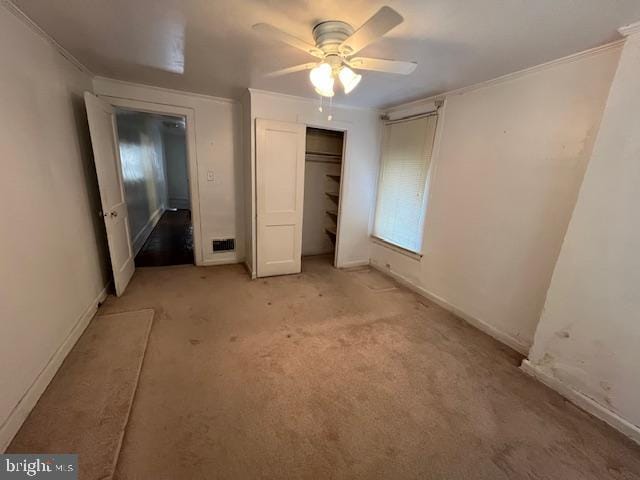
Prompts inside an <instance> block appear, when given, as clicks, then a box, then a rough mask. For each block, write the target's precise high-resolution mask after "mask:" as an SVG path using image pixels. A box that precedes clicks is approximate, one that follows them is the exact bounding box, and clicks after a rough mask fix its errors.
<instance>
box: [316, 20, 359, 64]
mask: <svg viewBox="0 0 640 480" xmlns="http://www.w3.org/2000/svg"><path fill="white" fill-rule="evenodd" d="M353 32H354V29H353V27H352V26H351V25H349V24H348V23H345V22H340V21H338V20H330V21H327V22H321V23H318V24H317V25H316V26H315V27H313V38H314V39H315V41H316V46H317V47H318V48H319V49H320V50H322V51H323V52H324V53H325V56H327V57H328V56H332V55H335V56H338V57H340V56H343V57H344V56H348V55H349V54H350V52H348V51H345V50H343V51H341V50H340V44H341V43H342V42H344V41H345V40H346V39H347V38H349V37H350V36H351V34H352V33H353ZM343 48H344V47H343Z"/></svg>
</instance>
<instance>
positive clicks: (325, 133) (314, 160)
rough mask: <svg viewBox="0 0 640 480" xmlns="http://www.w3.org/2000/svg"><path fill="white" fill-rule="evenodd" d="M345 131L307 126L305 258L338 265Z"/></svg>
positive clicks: (303, 226)
mask: <svg viewBox="0 0 640 480" xmlns="http://www.w3.org/2000/svg"><path fill="white" fill-rule="evenodd" d="M343 152H344V132H342V131H334V130H328V129H323V128H315V127H307V129H306V141H305V169H304V208H303V220H302V257H303V258H302V261H303V265H304V260H305V257H307V258H308V257H312V256H313V257H317V258H324V259H326V261H327V262H328V263H331V264H332V265H334V266H335V265H336V259H335V257H336V243H337V239H338V235H339V233H338V219H339V211H340V190H341V183H342V165H343Z"/></svg>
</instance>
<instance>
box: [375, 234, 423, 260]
mask: <svg viewBox="0 0 640 480" xmlns="http://www.w3.org/2000/svg"><path fill="white" fill-rule="evenodd" d="M370 238H371V241H373V243H375V244H377V245H380V246H382V247H385V248H388V249H389V250H393V251H394V252H397V253H400V254H401V255H404V256H406V257H409V258H411V259H413V260H418V261H420V260H421V259H422V253H417V252H412V251H411V250H407V249H406V248H402V247H399V246H398V245H394V244H393V243H390V242H387V241H386V240H383V239H381V238H378V237H376V236H374V235H371V236H370Z"/></svg>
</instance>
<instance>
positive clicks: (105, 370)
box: [7, 309, 154, 480]
mask: <svg viewBox="0 0 640 480" xmlns="http://www.w3.org/2000/svg"><path fill="white" fill-rule="evenodd" d="M153 315H154V312H153V310H150V309H145V310H139V311H133V312H126V313H119V314H114V315H98V316H96V317H95V318H94V319H93V320H92V321H91V323H90V324H89V326H88V327H87V329H86V330H85V331H84V333H83V334H82V336H81V337H80V339H79V340H78V342H77V343H76V345H75V346H74V347H73V349H72V350H71V352H70V353H69V355H68V356H67V358H66V359H65V361H64V363H63V364H62V366H61V368H60V370H58V373H57V374H56V376H55V377H54V379H53V380H52V382H51V383H50V384H49V386H48V387H47V390H46V391H45V392H44V394H43V395H42V397H41V398H40V401H39V402H38V404H37V405H36V407H35V408H34V410H33V411H32V412H31V414H30V415H29V417H28V418H27V421H26V422H25V423H24V425H23V426H22V428H21V429H20V431H19V432H18V434H17V435H16V437H15V438H14V439H13V442H12V443H11V445H10V446H9V449H8V450H7V453H77V454H78V463H79V465H78V466H79V474H80V478H81V479H82V480H85V479H87V480H89V479H91V480H93V479H95V480H98V479H107V478H111V477H112V475H113V471H114V468H115V463H116V460H117V457H118V452H119V450H120V446H121V443H122V438H123V435H124V429H125V426H126V424H127V421H128V418H129V412H130V409H131V405H132V402H133V398H134V394H135V390H136V386H137V383H138V378H139V374H140V369H141V367H142V360H143V357H144V352H145V349H146V346H147V341H148V338H149V332H150V330H151V324H152V321H153Z"/></svg>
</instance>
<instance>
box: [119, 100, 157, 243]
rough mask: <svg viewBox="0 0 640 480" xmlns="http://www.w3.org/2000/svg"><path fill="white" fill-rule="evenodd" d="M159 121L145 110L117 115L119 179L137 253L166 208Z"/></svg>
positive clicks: (132, 240)
mask: <svg viewBox="0 0 640 480" xmlns="http://www.w3.org/2000/svg"><path fill="white" fill-rule="evenodd" d="M160 122H161V120H160V119H159V118H158V117H156V116H154V115H151V114H148V113H130V112H121V113H118V114H117V123H118V139H119V146H120V160H121V165H122V181H123V183H124V191H125V197H126V200H127V210H128V213H129V228H130V230H131V242H132V243H133V250H134V253H135V254H137V253H138V252H139V251H140V249H141V248H142V246H143V245H144V242H145V241H146V239H147V238H148V237H149V235H150V234H151V231H152V230H153V227H155V225H156V224H157V223H158V220H160V217H161V216H162V214H163V213H164V211H165V209H166V208H167V195H168V192H167V188H168V187H167V176H166V172H165V159H164V147H163V139H162V133H161V128H162V125H161V123H160Z"/></svg>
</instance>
